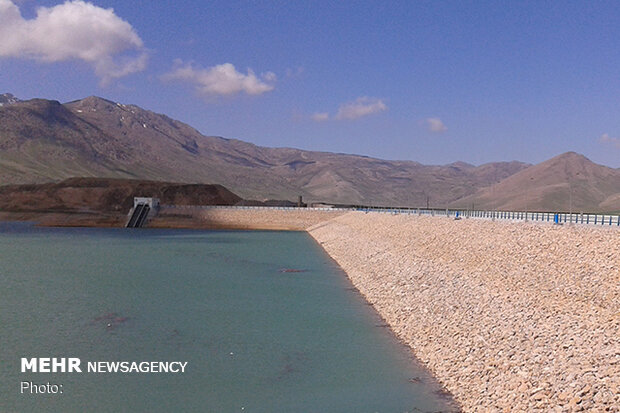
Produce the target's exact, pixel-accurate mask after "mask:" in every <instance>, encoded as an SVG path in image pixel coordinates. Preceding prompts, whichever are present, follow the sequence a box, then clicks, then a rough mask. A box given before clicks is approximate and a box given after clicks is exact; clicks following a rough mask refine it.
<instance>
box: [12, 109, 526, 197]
mask: <svg viewBox="0 0 620 413" xmlns="http://www.w3.org/2000/svg"><path fill="white" fill-rule="evenodd" d="M527 166H528V165H527V164H524V163H521V162H498V163H490V164H486V165H482V166H478V167H475V166H472V165H468V164H465V163H461V162H459V163H455V164H451V165H445V166H427V165H422V164H420V163H417V162H411V161H386V160H381V159H374V158H369V157H364V156H356V155H345V154H335V153H327V152H313V151H303V150H299V149H291V148H265V147H260V146H256V145H253V144H251V143H247V142H243V141H240V140H235V139H224V138H220V137H213V136H204V135H202V134H200V133H199V132H198V131H196V130H195V129H193V128H191V127H190V126H188V125H186V124H184V123H182V122H179V121H175V120H173V119H170V118H169V117H167V116H165V115H160V114H156V113H153V112H150V111H148V110H144V109H141V108H139V107H137V106H134V105H124V104H120V103H115V102H111V101H108V100H105V99H101V98H97V97H89V98H86V99H82V100H79V101H75V102H70V103H67V104H60V103H59V102H56V101H50V100H43V99H33V100H29V101H23V102H14V103H13V104H10V105H4V106H2V107H0V182H1V183H3V184H17V183H42V182H51V181H58V180H62V179H66V178H69V177H76V176H80V177H112V178H131V179H149V180H161V181H174V182H187V183H217V184H221V185H224V186H225V187H226V188H228V189H230V190H231V191H233V192H234V193H236V194H238V195H239V196H241V197H243V198H246V199H248V198H250V199H261V200H264V199H296V198H297V196H298V195H303V196H304V199H305V200H307V201H325V202H334V203H353V204H356V203H363V204H374V205H377V204H379V205H402V206H426V205H427V201H428V204H429V205H430V206H434V207H444V206H445V205H447V204H448V203H450V202H453V201H455V200H457V199H460V198H462V197H464V196H467V195H470V194H473V193H474V192H475V191H476V190H478V189H479V188H482V187H485V186H488V185H490V184H492V183H494V182H498V181H500V180H502V179H503V178H506V177H508V176H510V175H512V174H514V173H516V172H518V171H521V170H523V169H524V168H526V167H527Z"/></svg>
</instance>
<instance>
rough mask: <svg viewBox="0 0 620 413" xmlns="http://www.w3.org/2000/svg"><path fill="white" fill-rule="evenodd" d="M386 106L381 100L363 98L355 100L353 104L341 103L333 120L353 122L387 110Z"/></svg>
mask: <svg viewBox="0 0 620 413" xmlns="http://www.w3.org/2000/svg"><path fill="white" fill-rule="evenodd" d="M387 108H388V107H387V105H386V104H385V103H384V102H383V100H381V99H377V98H370V97H368V96H363V97H359V98H357V99H355V101H353V102H348V103H343V104H342V105H340V107H339V108H338V113H336V116H335V119H339V120H344V119H346V120H353V119H358V118H361V117H364V116H368V115H372V114H374V113H378V112H383V111H385V110H387Z"/></svg>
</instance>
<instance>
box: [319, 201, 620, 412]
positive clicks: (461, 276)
mask: <svg viewBox="0 0 620 413" xmlns="http://www.w3.org/2000/svg"><path fill="white" fill-rule="evenodd" d="M308 232H309V233H310V234H311V235H312V236H313V237H314V238H315V239H316V240H317V241H318V242H319V243H320V244H321V245H322V247H323V248H324V249H325V250H326V251H327V252H328V253H329V254H330V255H331V256H332V257H333V258H334V259H335V260H336V261H337V262H338V264H339V265H340V266H341V267H342V268H343V269H344V270H345V271H346V273H347V274H348V276H349V278H350V279H351V281H352V282H353V284H354V285H355V286H356V287H357V288H358V289H359V291H360V292H361V293H362V294H363V295H364V296H365V297H366V299H367V300H368V301H369V302H370V303H372V304H373V305H374V307H375V308H376V309H377V311H378V312H379V313H380V314H381V316H382V317H383V318H384V319H385V320H386V322H387V323H389V324H390V326H391V327H392V329H393V330H394V332H395V333H396V334H397V335H398V336H399V337H400V338H401V339H402V340H403V341H404V342H405V343H406V344H407V345H409V346H410V347H411V348H412V349H413V352H414V353H415V355H416V356H417V357H418V358H419V359H421V360H422V361H423V362H424V363H425V364H426V365H427V366H428V367H429V368H430V369H431V371H432V372H433V373H434V374H435V375H436V377H437V378H438V379H439V380H440V381H441V382H442V383H443V384H444V386H445V387H446V389H447V390H449V391H450V392H451V393H452V394H453V395H454V396H455V398H456V399H457V401H458V402H459V403H460V404H461V405H462V408H463V410H464V411H472V412H474V411H475V412H478V411H485V412H486V411H500V412H501V411H523V412H526V411H558V412H564V411H588V412H596V411H618V409H619V407H618V406H620V341H619V340H620V248H619V247H620V231H618V230H617V229H599V228H591V227H580V226H553V225H545V224H532V223H523V222H521V223H512V222H492V221H484V220H474V219H464V220H459V221H456V220H453V219H449V218H439V217H424V216H407V215H386V214H373V213H370V214H364V213H362V212H350V213H348V214H345V215H342V216H339V217H336V218H334V219H332V220H330V221H328V222H323V223H321V224H318V225H316V226H314V227H312V228H310V229H309V230H308Z"/></svg>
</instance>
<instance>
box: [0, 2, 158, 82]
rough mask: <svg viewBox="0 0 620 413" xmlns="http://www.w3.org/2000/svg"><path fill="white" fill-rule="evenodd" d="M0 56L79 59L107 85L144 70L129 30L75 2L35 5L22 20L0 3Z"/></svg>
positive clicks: (138, 43)
mask: <svg viewBox="0 0 620 413" xmlns="http://www.w3.org/2000/svg"><path fill="white" fill-rule="evenodd" d="M0 39H1V40H0V57H18V58H28V59H34V60H37V61H39V62H45V63H53V62H60V61H66V60H82V61H84V62H87V63H88V64H90V65H91V66H92V67H93V68H94V70H95V74H96V75H97V76H98V77H99V78H100V79H101V80H102V83H104V84H105V83H107V82H109V81H110V80H112V79H114V78H119V77H122V76H126V75H128V74H131V73H135V72H139V71H141V70H144V68H145V67H146V62H147V54H146V52H145V50H144V45H143V43H142V39H140V37H139V36H138V34H137V33H136V32H135V30H134V29H133V27H132V26H131V25H130V24H129V23H127V22H126V21H125V20H123V19H121V18H119V17H118V16H117V15H116V14H114V10H113V9H103V8H101V7H97V6H95V5H93V4H92V3H87V2H84V1H81V0H73V1H66V2H65V3H63V4H59V5H57V6H54V7H39V8H38V9H37V11H36V17H35V18H34V19H30V20H26V19H24V18H23V17H22V15H21V13H20V11H19V8H18V7H17V6H16V5H15V3H14V2H12V1H9V0H0Z"/></svg>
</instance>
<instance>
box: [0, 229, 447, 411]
mask: <svg viewBox="0 0 620 413" xmlns="http://www.w3.org/2000/svg"><path fill="white" fill-rule="evenodd" d="M283 269H294V270H300V272H290V271H288V272H287V271H282V270H283ZM0 286H1V289H0V411H3V412H5V411H9V412H30V411H57V412H82V411H96V412H119V411H138V412H142V411H144V412H146V411H148V412H171V411H187V412H405V411H416V412H417V411H449V410H453V409H452V408H451V405H450V404H449V402H448V400H447V399H446V398H445V396H443V395H442V394H441V392H440V390H439V388H438V387H437V385H436V384H434V382H433V380H432V378H431V377H429V376H428V374H427V373H426V372H425V371H423V370H421V369H420V368H419V366H418V365H417V364H416V362H415V360H412V359H411V357H410V355H409V353H408V352H407V351H406V350H405V348H404V347H403V346H402V345H400V344H399V343H398V342H396V340H395V339H394V338H393V337H392V336H391V334H389V330H388V329H386V328H384V327H383V326H382V325H381V324H382V321H381V320H380V319H379V318H378V316H377V315H376V314H375V313H374V312H373V311H372V310H371V308H370V307H368V306H367V305H366V304H365V302H364V301H363V300H362V299H361V298H360V297H359V295H358V294H357V293H356V292H355V291H354V290H353V289H352V288H351V286H350V284H349V283H348V281H347V279H346V277H345V276H344V275H343V273H342V272H341V271H340V270H339V268H338V267H337V266H336V265H335V263H334V262H333V261H332V260H331V259H330V258H329V257H328V256H327V255H326V254H325V253H324V251H323V250H322V249H321V248H320V247H319V246H317V244H316V243H315V242H314V241H313V240H312V239H311V238H310V237H309V236H308V235H307V234H305V233H296V232H241V231H238V232H226V231H183V230H124V229H118V230H116V229H112V230H111V229H51V228H35V227H32V226H28V225H23V224H0ZM22 357H28V358H31V357H78V358H80V359H81V363H82V364H81V367H82V368H83V372H82V373H32V372H26V373H21V371H20V359H21V358H22ZM88 361H129V362H132V361H136V362H141V361H181V362H187V363H188V364H187V366H186V371H185V372H184V373H176V374H174V373H92V372H87V371H85V370H86V363H87V362H88ZM22 381H31V382H33V383H35V384H46V383H48V382H49V383H50V384H62V391H63V393H62V394H30V393H29V392H28V390H27V389H26V391H25V393H23V394H22V393H21V390H20V389H21V387H20V386H21V382H22Z"/></svg>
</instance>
